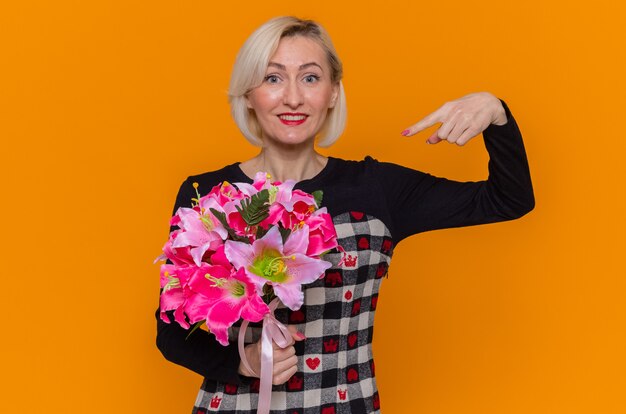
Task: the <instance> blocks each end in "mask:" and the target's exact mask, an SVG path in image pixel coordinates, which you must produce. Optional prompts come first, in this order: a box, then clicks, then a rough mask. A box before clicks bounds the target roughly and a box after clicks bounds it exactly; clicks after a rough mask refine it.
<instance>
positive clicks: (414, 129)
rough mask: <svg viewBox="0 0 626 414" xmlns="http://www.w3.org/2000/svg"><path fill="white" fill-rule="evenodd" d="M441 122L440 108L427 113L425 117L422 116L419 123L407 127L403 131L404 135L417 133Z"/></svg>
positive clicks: (408, 135)
mask: <svg viewBox="0 0 626 414" xmlns="http://www.w3.org/2000/svg"><path fill="white" fill-rule="evenodd" d="M438 122H441V120H440V117H439V110H437V111H435V112H433V113H431V114H429V115H426V116H425V117H424V118H422V119H421V120H420V121H419V122H418V123H416V124H414V125H412V126H410V127H408V128H407V129H405V130H404V131H402V135H404V136H405V137H410V136H412V135H415V134H417V133H418V132H420V131H423V130H425V129H426V128H428V127H431V126H433V125H435V124H436V123H438Z"/></svg>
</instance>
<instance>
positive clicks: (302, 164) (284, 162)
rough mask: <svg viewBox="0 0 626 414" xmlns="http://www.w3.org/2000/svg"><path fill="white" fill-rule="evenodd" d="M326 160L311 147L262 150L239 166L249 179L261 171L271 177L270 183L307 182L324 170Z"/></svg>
mask: <svg viewBox="0 0 626 414" xmlns="http://www.w3.org/2000/svg"><path fill="white" fill-rule="evenodd" d="M327 162H328V158H326V157H324V156H323V155H321V154H319V153H317V152H316V151H315V149H314V148H313V147H311V148H308V149H307V150H304V151H302V150H301V151H284V150H277V149H275V148H271V147H270V148H263V149H262V150H261V152H260V153H259V155H257V156H256V157H254V158H252V159H250V160H248V161H244V162H242V163H241V164H240V165H239V166H240V167H241V169H242V171H243V172H244V173H245V174H246V175H247V176H248V177H250V178H253V177H254V175H255V174H256V173H257V172H259V171H263V172H266V173H269V174H270V175H271V176H272V181H275V180H276V181H285V180H288V179H291V180H295V181H302V180H307V179H310V178H313V177H315V176H316V175H317V174H319V172H320V171H322V170H323V169H324V167H325V166H326V163H327Z"/></svg>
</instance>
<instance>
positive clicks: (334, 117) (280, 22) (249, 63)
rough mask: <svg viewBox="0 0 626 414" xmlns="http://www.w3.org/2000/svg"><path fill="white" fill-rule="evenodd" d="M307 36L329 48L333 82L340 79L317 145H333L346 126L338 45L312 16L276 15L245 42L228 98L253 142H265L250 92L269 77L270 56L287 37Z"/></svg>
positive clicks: (236, 116)
mask: <svg viewBox="0 0 626 414" xmlns="http://www.w3.org/2000/svg"><path fill="white" fill-rule="evenodd" d="M292 36H303V37H307V38H309V39H312V40H314V41H316V42H317V43H318V44H319V45H320V46H321V47H322V49H323V50H324V51H325V52H326V57H327V58H328V63H329V65H330V67H331V82H333V83H339V94H338V96H337V100H336V101H335V105H334V107H333V108H331V109H329V110H328V111H329V113H328V115H327V118H326V121H325V123H324V126H323V127H322V129H321V131H320V133H319V140H318V142H317V145H319V146H320V147H329V146H330V145H332V144H333V143H334V142H335V141H336V140H337V138H339V136H340V135H341V133H342V132H343V130H344V128H345V126H346V112H347V111H346V96H345V93H344V90H343V83H342V82H341V78H342V77H343V66H342V64H341V61H340V60H339V57H338V56H337V52H336V51H335V47H334V46H333V44H332V41H331V40H330V37H329V36H328V33H327V32H326V30H324V28H323V27H322V26H320V25H319V24H318V23H316V22H314V21H312V20H302V19H298V18H297V17H292V16H285V17H276V18H274V19H271V20H269V21H268V22H267V23H265V24H263V25H262V26H261V27H259V28H258V29H257V30H256V31H255V32H254V33H252V35H250V37H249V38H248V39H247V40H246V42H245V43H244V44H243V46H242V47H241V49H240V50H239V53H238V54H237V59H236V61H235V65H234V67H233V72H232V75H231V79H230V87H229V90H228V102H229V103H230V107H231V113H232V115H233V118H234V119H235V122H236V123H237V126H238V127H239V129H240V130H241V132H242V133H243V135H244V136H245V137H246V139H247V140H248V141H250V143H252V144H253V145H256V146H263V141H262V140H261V135H262V131H261V127H260V125H259V122H258V121H257V119H256V115H255V114H254V110H252V109H249V108H248V106H247V102H246V95H247V93H248V92H250V91H251V90H252V89H254V88H256V87H257V86H259V85H260V84H261V83H262V82H263V79H264V78H265V71H266V70H267V66H268V64H269V61H270V58H271V57H272V55H273V54H274V52H276V49H277V48H278V43H279V42H280V40H281V39H282V38H284V37H292Z"/></svg>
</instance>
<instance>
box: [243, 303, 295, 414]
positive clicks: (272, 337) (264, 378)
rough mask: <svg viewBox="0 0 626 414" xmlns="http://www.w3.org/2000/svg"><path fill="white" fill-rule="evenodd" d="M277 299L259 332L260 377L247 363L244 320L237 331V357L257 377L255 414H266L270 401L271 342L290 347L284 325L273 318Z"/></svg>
mask: <svg viewBox="0 0 626 414" xmlns="http://www.w3.org/2000/svg"><path fill="white" fill-rule="evenodd" d="M278 303H279V299H278V298H275V299H274V300H272V301H271V302H270V304H269V308H270V312H269V313H268V314H267V315H265V316H264V317H263V330H262V332H261V375H258V374H257V373H256V372H255V371H254V370H253V369H252V367H251V366H250V364H249V363H248V359H247V358H246V353H245V350H244V338H245V335H246V329H247V328H248V321H246V320H244V321H243V322H242V323H241V328H240V329H239V356H240V357H241V362H243V365H244V366H245V367H246V369H248V371H249V372H250V373H251V374H252V375H255V376H259V378H260V382H261V383H260V385H259V404H258V407H257V414H268V413H269V412H270V403H271V400H272V371H273V365H274V350H273V346H272V341H274V342H276V345H278V346H279V347H281V348H286V347H288V346H289V345H291V342H292V336H291V333H290V332H289V330H288V329H287V327H286V326H285V325H283V324H282V323H281V322H279V321H278V320H277V319H276V317H275V316H274V311H275V310H276V307H277V306H278Z"/></svg>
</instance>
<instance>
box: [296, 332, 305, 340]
mask: <svg viewBox="0 0 626 414" xmlns="http://www.w3.org/2000/svg"><path fill="white" fill-rule="evenodd" d="M298 338H300V339H306V336H305V335H304V334H303V333H302V332H298Z"/></svg>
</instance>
